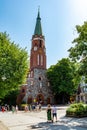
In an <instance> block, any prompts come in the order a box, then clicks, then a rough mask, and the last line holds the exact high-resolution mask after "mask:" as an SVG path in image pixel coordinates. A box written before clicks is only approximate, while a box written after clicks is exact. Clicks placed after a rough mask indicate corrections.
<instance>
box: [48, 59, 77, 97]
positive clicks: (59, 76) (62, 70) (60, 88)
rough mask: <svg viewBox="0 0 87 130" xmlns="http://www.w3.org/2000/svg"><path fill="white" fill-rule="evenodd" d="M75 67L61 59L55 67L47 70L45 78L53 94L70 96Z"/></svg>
mask: <svg viewBox="0 0 87 130" xmlns="http://www.w3.org/2000/svg"><path fill="white" fill-rule="evenodd" d="M74 75H75V66H74V64H73V63H72V62H70V60H69V59H68V58H67V59H66V58H63V59H62V60H60V61H59V62H58V63H57V64H56V65H53V66H51V67H50V68H49V69H48V70H47V77H48V79H49V81H50V84H51V86H52V88H53V91H54V93H55V94H60V93H62V92H63V93H65V94H69V95H71V94H72V93H73V91H74V89H75V88H74V86H75V85H74V81H73V79H74Z"/></svg>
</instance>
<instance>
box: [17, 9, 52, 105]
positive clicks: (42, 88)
mask: <svg viewBox="0 0 87 130" xmlns="http://www.w3.org/2000/svg"><path fill="white" fill-rule="evenodd" d="M46 59H47V57H46V47H45V37H44V35H43V33H42V26H41V18H40V12H39V10H38V15H37V19H36V26H35V30H34V35H33V36H32V40H31V51H30V70H29V73H28V76H27V81H26V84H25V85H23V87H22V89H21V93H20V96H19V100H20V101H21V100H23V101H25V102H26V103H29V104H30V103H33V102H40V103H42V104H48V103H53V102H54V97H53V93H52V90H51V86H50V83H49V81H48V79H47V77H46V64H47V61H46Z"/></svg>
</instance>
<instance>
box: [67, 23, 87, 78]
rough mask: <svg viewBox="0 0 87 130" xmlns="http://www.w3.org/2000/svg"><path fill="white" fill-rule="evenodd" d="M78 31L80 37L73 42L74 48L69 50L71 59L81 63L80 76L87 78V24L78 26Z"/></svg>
mask: <svg viewBox="0 0 87 130" xmlns="http://www.w3.org/2000/svg"><path fill="white" fill-rule="evenodd" d="M76 30H77V33H78V37H77V38H75V39H74V40H73V42H72V44H74V46H73V47H71V48H70V49H69V50H68V51H69V53H70V54H69V57H70V58H71V59H72V60H73V61H75V62H79V64H80V66H79V69H78V72H79V74H80V75H85V76H87V22H84V24H83V25H81V26H80V25H77V26H76Z"/></svg>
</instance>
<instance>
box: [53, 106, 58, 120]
mask: <svg viewBox="0 0 87 130" xmlns="http://www.w3.org/2000/svg"><path fill="white" fill-rule="evenodd" d="M52 117H53V122H54V117H55V118H56V122H57V108H56V106H55V105H54V106H53V108H52Z"/></svg>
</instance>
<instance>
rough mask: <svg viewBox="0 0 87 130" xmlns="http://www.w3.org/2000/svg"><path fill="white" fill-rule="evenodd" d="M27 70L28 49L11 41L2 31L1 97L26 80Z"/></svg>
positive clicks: (0, 61) (0, 46)
mask: <svg viewBox="0 0 87 130" xmlns="http://www.w3.org/2000/svg"><path fill="white" fill-rule="evenodd" d="M27 70H28V54H27V51H26V49H22V48H20V47H19V45H17V44H15V43H14V42H11V41H10V39H9V35H7V33H6V32H4V33H0V97H4V96H5V95H6V94H7V93H8V92H9V91H11V90H14V89H18V88H19V86H20V85H21V84H22V83H23V82H25V80H26V74H27Z"/></svg>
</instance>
